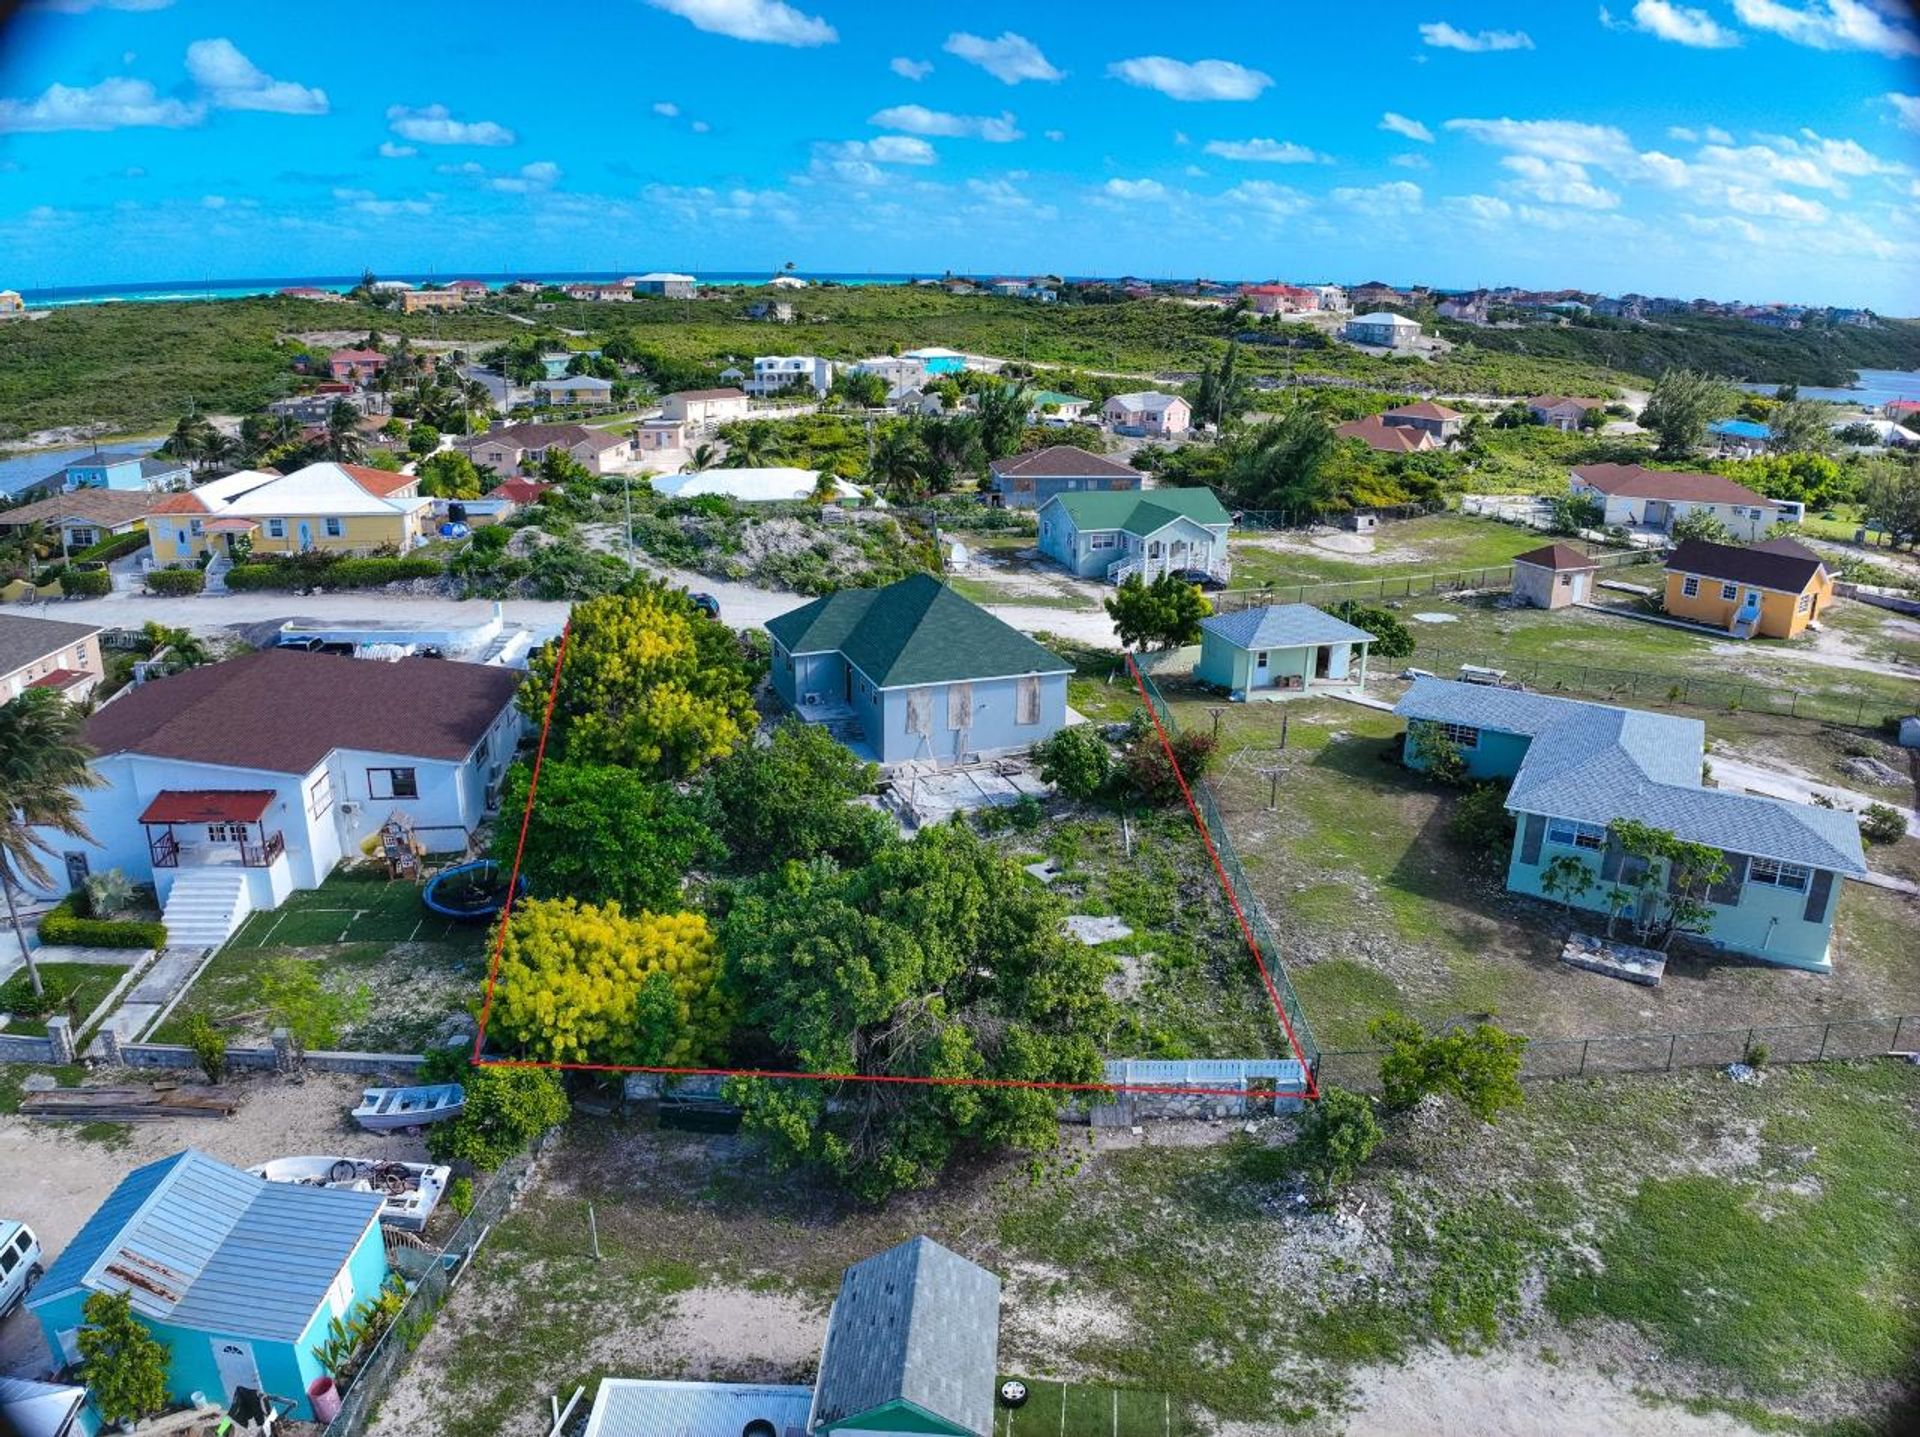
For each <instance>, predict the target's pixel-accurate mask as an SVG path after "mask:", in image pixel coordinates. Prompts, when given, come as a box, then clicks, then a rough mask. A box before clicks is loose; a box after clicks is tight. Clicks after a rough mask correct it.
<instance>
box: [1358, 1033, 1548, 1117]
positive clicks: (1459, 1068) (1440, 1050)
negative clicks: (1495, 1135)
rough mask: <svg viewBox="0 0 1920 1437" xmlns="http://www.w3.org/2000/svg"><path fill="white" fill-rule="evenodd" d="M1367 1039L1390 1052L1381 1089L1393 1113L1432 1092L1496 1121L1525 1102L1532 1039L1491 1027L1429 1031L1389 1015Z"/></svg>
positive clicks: (1382, 1068)
mask: <svg viewBox="0 0 1920 1437" xmlns="http://www.w3.org/2000/svg"><path fill="white" fill-rule="evenodd" d="M1367 1035H1368V1036H1369V1037H1371V1038H1372V1039H1373V1040H1374V1041H1375V1042H1377V1043H1379V1044H1381V1045H1382V1046H1383V1047H1384V1048H1386V1050H1387V1051H1386V1055H1385V1056H1384V1057H1382V1058H1381V1059H1380V1087H1381V1091H1382V1092H1383V1093H1384V1094H1385V1099H1386V1105H1387V1107H1388V1108H1389V1109H1393V1110H1403V1109H1406V1108H1411V1107H1415V1106H1417V1105H1418V1104H1419V1102H1420V1100H1421V1099H1422V1098H1425V1097H1426V1096H1427V1095H1428V1094H1429V1093H1451V1094H1453V1096H1454V1097H1456V1098H1458V1099H1459V1100H1460V1101H1461V1102H1462V1103H1464V1104H1465V1105H1466V1108H1467V1111H1468V1112H1470V1113H1472V1114H1473V1115H1474V1116H1475V1117H1477V1118H1479V1119H1481V1120H1482V1121H1483V1122H1491V1121H1492V1120H1493V1118H1494V1117H1495V1115H1497V1114H1498V1113H1499V1112H1500V1110H1501V1109H1502V1108H1513V1107H1518V1106H1519V1105H1520V1104H1521V1103H1523V1102H1525V1101H1526V1095H1525V1094H1524V1093H1523V1092H1521V1090H1520V1054H1521V1053H1522V1052H1523V1051H1525V1049H1526V1046H1527V1040H1526V1039H1525V1038H1521V1037H1517V1036H1515V1035H1514V1034H1512V1033H1508V1032H1506V1031H1505V1030H1504V1029H1501V1028H1497V1027H1495V1026H1494V1025H1493V1024H1491V1023H1475V1024H1474V1025H1473V1026H1472V1027H1471V1028H1453V1029H1450V1030H1448V1031H1446V1032H1444V1033H1428V1032H1427V1031H1426V1029H1424V1028H1422V1027H1421V1026H1420V1024H1419V1023H1418V1022H1416V1021H1415V1020H1414V1019H1412V1018H1409V1017H1407V1016H1406V1015H1405V1014H1403V1013H1387V1014H1384V1015H1382V1016H1381V1017H1378V1018H1375V1019H1374V1020H1373V1021H1372V1022H1371V1023H1369V1024H1368V1025H1367Z"/></svg>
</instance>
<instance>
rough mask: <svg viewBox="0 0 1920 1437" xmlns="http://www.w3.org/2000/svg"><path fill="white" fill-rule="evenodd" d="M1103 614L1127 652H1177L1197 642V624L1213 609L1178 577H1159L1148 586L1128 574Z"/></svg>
mask: <svg viewBox="0 0 1920 1437" xmlns="http://www.w3.org/2000/svg"><path fill="white" fill-rule="evenodd" d="M1106 610H1107V616H1108V617H1109V618H1111V619H1112V620H1113V628H1114V632H1115V633H1116V634H1118V635H1119V636H1120V642H1121V643H1123V644H1125V645H1126V646H1127V647H1128V648H1130V649H1139V648H1146V647H1148V646H1149V645H1151V646H1152V647H1154V648H1160V649H1177V648H1181V647H1182V646H1184V645H1187V644H1197V643H1199V642H1200V621H1201V620H1202V619H1204V618H1206V617H1207V615H1209V614H1211V613H1212V612H1213V605H1212V604H1211V603H1210V602H1209V601H1208V599H1207V596H1206V595H1205V594H1203V593H1201V592H1200V590H1199V587H1198V586H1197V585H1194V584H1190V583H1188V582H1187V581H1186V580H1185V579H1182V578H1180V577H1179V576H1178V575H1177V574H1162V575H1161V576H1160V577H1159V578H1157V579H1155V580H1154V581H1153V582H1152V583H1151V584H1147V583H1143V582H1141V579H1140V576H1139V575H1138V574H1131V575H1129V576H1128V577H1127V579H1126V581H1125V582H1124V583H1122V584H1121V585H1120V586H1119V587H1118V588H1117V589H1115V590H1114V592H1113V597H1112V598H1110V599H1108V600H1107V601H1106Z"/></svg>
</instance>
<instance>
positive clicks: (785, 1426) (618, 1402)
mask: <svg viewBox="0 0 1920 1437" xmlns="http://www.w3.org/2000/svg"><path fill="white" fill-rule="evenodd" d="M812 1406H813V1389H812V1388H811V1387H772V1386H766V1385H764V1384H759V1383H746V1382H649V1381H641V1380H638V1379H635V1378H626V1377H608V1378H605V1379H603V1380H602V1381H601V1383H600V1390H599V1391H598V1392H596V1393H594V1397H593V1415H592V1416H590V1417H589V1418H588V1419H587V1430H586V1437H740V1434H741V1432H742V1431H743V1430H745V1428H746V1426H747V1424H748V1423H749V1422H756V1421H758V1422H771V1423H772V1424H773V1430H774V1431H775V1432H778V1433H780V1434H782V1437H785V1434H787V1433H791V1432H803V1431H805V1430H806V1426H807V1414H808V1412H809V1410H810V1409H811V1408H812Z"/></svg>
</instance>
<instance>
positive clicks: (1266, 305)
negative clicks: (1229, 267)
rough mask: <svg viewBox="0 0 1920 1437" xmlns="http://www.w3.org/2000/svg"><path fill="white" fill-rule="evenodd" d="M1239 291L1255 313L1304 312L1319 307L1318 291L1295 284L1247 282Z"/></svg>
mask: <svg viewBox="0 0 1920 1437" xmlns="http://www.w3.org/2000/svg"><path fill="white" fill-rule="evenodd" d="M1240 293H1241V294H1243V295H1245V296H1246V297H1247V303H1248V304H1249V305H1250V306H1251V307H1252V309H1253V312H1254V313H1255V314H1304V313H1306V312H1308V311H1310V310H1316V309H1318V308H1319V307H1320V293H1319V291H1318V290H1311V289H1305V288H1303V287H1301V286H1300V285H1297V284H1249V285H1243V286H1242V287H1241V290H1240Z"/></svg>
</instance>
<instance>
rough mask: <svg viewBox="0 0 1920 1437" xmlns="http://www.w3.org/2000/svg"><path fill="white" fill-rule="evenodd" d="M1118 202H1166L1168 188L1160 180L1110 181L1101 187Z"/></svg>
mask: <svg viewBox="0 0 1920 1437" xmlns="http://www.w3.org/2000/svg"><path fill="white" fill-rule="evenodd" d="M1101 188H1102V189H1103V190H1105V192H1106V193H1107V194H1110V195H1112V196H1113V197H1114V198H1115V199H1116V200H1164V199H1165V198H1166V197H1167V187H1166V186H1165V185H1163V184H1161V183H1160V181H1158V180H1120V179H1113V180H1108V181H1107V182H1106V184H1105V185H1103V186H1102V187H1101Z"/></svg>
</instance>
